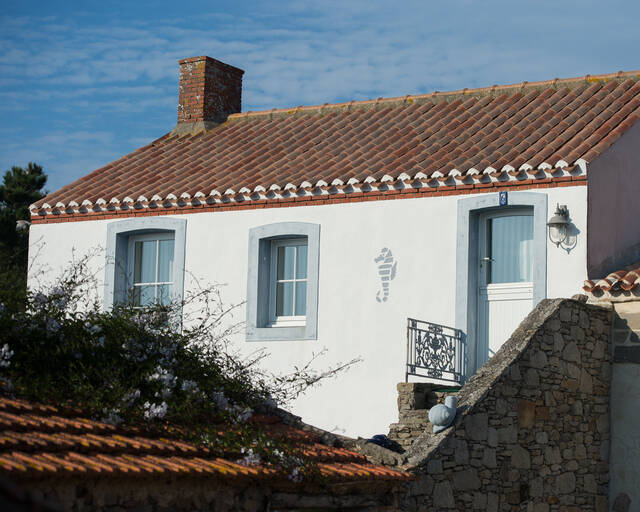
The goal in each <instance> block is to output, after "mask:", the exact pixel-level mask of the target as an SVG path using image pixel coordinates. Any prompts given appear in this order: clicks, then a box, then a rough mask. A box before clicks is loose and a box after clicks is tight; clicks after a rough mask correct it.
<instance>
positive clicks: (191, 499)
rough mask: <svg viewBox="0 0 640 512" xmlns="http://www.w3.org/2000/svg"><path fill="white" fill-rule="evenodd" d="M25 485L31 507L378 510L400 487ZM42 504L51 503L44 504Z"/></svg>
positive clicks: (240, 481)
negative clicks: (33, 505) (43, 505)
mask: <svg viewBox="0 0 640 512" xmlns="http://www.w3.org/2000/svg"><path fill="white" fill-rule="evenodd" d="M23 486H24V488H26V489H28V494H29V500H28V501H29V502H30V503H34V504H37V506H36V508H34V509H33V510H36V509H37V510H51V511H53V510H65V511H66V510H69V511H72V510H74V511H82V510H85V511H89V510H90V511H93V512H190V511H215V512H233V511H238V510H242V511H243V512H267V511H268V512H278V511H281V512H285V511H294V510H308V509H312V510H313V511H315V512H320V511H323V510H326V511H329V510H352V509H353V510H357V511H359V512H381V511H388V510H397V509H398V492H399V490H400V485H399V484H389V483H388V482H377V483H376V484H375V485H371V483H367V482H363V483H358V484H357V485H354V484H349V483H345V484H337V485H336V484H332V485H328V484H327V485H318V484H316V485H311V484H304V483H302V484H296V483H293V482H278V483H274V482H266V481H262V482H261V481H259V480H253V479H251V478H233V477H232V476H231V477H227V478H225V479H224V481H221V480H217V479H215V478H212V477H202V478H197V477H196V478H194V477H193V476H189V477H172V476H167V477H166V478H164V479H160V478H157V477H154V478H145V477H144V476H141V475H132V477H131V478H109V477H108V476H106V477H86V476H85V477H76V478H66V479H61V478H56V479H54V480H44V479H43V480H36V481H32V482H30V483H23ZM42 504H47V505H48V506H51V508H42ZM3 510H4V509H3ZM11 510H13V508H12V509H11ZM18 510H19V509H18ZM25 510H26V509H25ZM30 510H31V509H30Z"/></svg>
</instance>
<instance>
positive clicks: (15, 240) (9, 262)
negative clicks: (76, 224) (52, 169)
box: [0, 162, 47, 292]
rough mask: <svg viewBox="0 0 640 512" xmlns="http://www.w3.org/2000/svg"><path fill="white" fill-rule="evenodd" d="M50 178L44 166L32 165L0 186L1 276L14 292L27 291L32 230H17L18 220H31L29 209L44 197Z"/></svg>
mask: <svg viewBox="0 0 640 512" xmlns="http://www.w3.org/2000/svg"><path fill="white" fill-rule="evenodd" d="M46 182H47V176H46V174H45V173H44V171H43V170H42V167H41V166H39V165H37V164H35V163H33V162H29V164H28V165H27V167H26V168H22V167H17V166H14V167H12V168H11V170H9V171H6V172H5V174H4V179H3V182H2V184H0V276H1V277H2V281H3V284H4V285H5V286H9V287H11V288H12V289H13V288H15V289H16V290H21V291H22V292H24V291H25V290H26V280H27V261H28V250H29V231H28V229H27V226H24V229H22V230H17V229H16V222H17V221H18V220H25V221H29V219H30V214H29V206H30V205H31V204H33V203H34V202H36V201H37V200H38V199H41V198H42V197H44V193H43V192H42V187H44V185H45V183H46Z"/></svg>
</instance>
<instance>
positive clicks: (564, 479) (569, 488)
mask: <svg viewBox="0 0 640 512" xmlns="http://www.w3.org/2000/svg"><path fill="white" fill-rule="evenodd" d="M575 490H576V475H574V474H573V473H572V472H569V471H567V472H566V473H562V474H561V475H558V477H557V478H556V482H555V491H556V493H557V494H571V493H572V492H574V491H575Z"/></svg>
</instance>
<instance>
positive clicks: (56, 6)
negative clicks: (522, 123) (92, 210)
mask: <svg viewBox="0 0 640 512" xmlns="http://www.w3.org/2000/svg"><path fill="white" fill-rule="evenodd" d="M2 4H3V5H2V9H0V171H4V170H6V169H8V168H10V167H11V166H12V165H20V166H24V165H26V164H27V162H29V161H35V162H37V163H39V164H41V165H43V166H44V168H45V171H46V172H47V173H48V174H49V183H48V184H47V189H48V190H50V191H53V190H55V189H57V188H60V187H61V186H63V185H65V184H67V183H69V182H71V181H73V180H75V179H77V178H79V177H81V176H83V175H84V174H86V173H88V172H90V171H92V170H93V169H96V168H98V167H100V166H102V165H104V164H106V163H108V162H110V161H112V160H114V159H116V158H118V157H120V156H122V155H124V154H126V153H128V152H130V151H132V150H134V149H136V148H138V147H139V146H141V145H143V144H146V143H148V142H150V141H152V140H153V139H155V138H157V137H160V136H162V135H163V134H165V133H166V132H168V131H170V130H171V129H172V128H173V126H174V125H175V122H176V107H177V97H178V93H177V91H178V63H177V61H178V60H179V59H181V58H185V57H191V56H196V55H209V56H211V57H214V58H217V59H219V60H222V61H224V62H227V63H229V64H232V65H234V66H237V67H240V68H242V69H244V70H245V75H244V87H243V110H261V109H270V108H273V107H288V106H297V105H309V104H322V103H325V102H338V101H349V100H352V99H355V100H360V99H368V98H377V97H380V96H383V97H384V96H402V95H405V94H420V93H426V92H431V91H434V90H441V91H444V90H450V89H459V88H463V87H469V88H471V87H482V86H488V85H493V84H506V83H515V82H521V81H523V80H528V81H534V80H547V79H552V78H555V77H558V78H565V77H571V76H579V75H584V74H587V73H590V74H598V73H610V72H615V71H618V70H621V69H622V70H625V71H628V70H635V69H640V53H638V48H640V30H639V29H638V27H637V23H638V19H640V2H636V1H624V2H623V1H615V0H609V1H607V2H602V1H598V2H595V1H590V0H582V1H558V0H555V1H546V0H537V1H535V2H534V1H524V0H521V1H514V0H511V1H490V0H486V1H480V0H477V1H458V0H449V1H445V2H430V1H428V0H422V1H406V2H403V1H399V0H397V1H395V2H381V1H375V0H368V1H367V0H356V1H348V0H343V1H341V2H339V1H319V0H316V1H308V0H299V1H294V2H287V1H281V2H250V1H242V0H236V1H215V2H214V1H209V2H205V1H189V0H181V1H178V2H176V1H171V2H169V1H166V0H156V1H153V2H148V1H144V0H137V1H131V0H127V1H120V0H118V1H112V2H105V1H104V0H103V1H100V2H98V1H84V2H73V1H71V0H67V1H55V0H53V1H52V0H49V1H41V2H37V1H29V0H22V1H21V2H11V3H9V2H8V0H3V2H2Z"/></svg>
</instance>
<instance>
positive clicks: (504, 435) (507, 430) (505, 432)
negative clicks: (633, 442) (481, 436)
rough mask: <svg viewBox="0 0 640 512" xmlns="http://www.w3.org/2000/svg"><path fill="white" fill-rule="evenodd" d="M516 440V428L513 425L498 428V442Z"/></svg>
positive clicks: (503, 442)
mask: <svg viewBox="0 0 640 512" xmlns="http://www.w3.org/2000/svg"><path fill="white" fill-rule="evenodd" d="M517 440H518V429H517V427H516V426H515V425H511V426H509V427H504V428H499V429H498V443H500V444H509V443H515V442H516V441H517Z"/></svg>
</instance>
